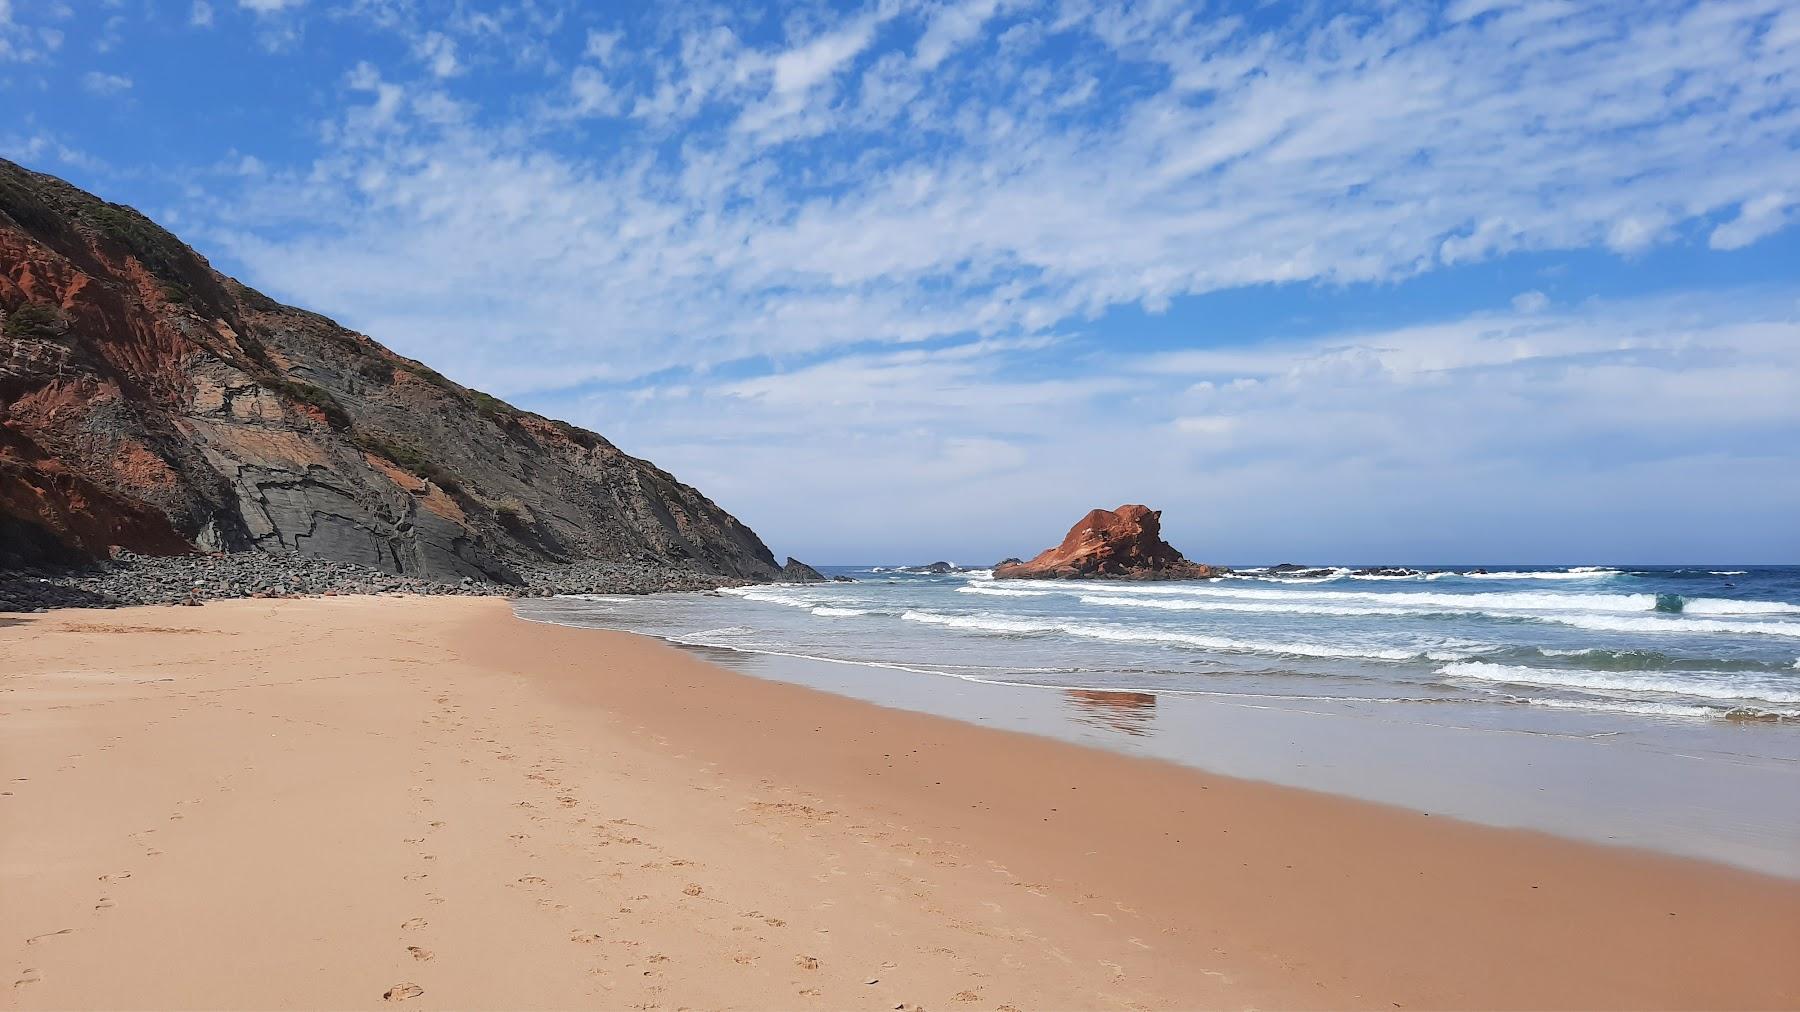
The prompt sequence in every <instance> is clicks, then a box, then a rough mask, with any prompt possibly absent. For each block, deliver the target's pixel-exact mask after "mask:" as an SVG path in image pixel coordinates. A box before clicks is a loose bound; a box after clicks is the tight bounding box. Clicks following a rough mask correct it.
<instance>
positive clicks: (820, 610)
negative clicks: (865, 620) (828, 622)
mask: <svg viewBox="0 0 1800 1012" xmlns="http://www.w3.org/2000/svg"><path fill="white" fill-rule="evenodd" d="M812 613H813V614H814V615H817V616H819V617H820V618H855V617H857V616H859V615H873V614H875V612H873V611H871V610H869V609H867V608H833V607H831V606H830V605H825V604H821V605H819V606H818V607H816V608H814V609H813V610H812Z"/></svg>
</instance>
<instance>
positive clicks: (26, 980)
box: [13, 967, 44, 987]
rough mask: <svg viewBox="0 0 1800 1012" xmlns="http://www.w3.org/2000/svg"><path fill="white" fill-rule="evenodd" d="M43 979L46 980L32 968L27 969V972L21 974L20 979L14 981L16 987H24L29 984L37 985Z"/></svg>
mask: <svg viewBox="0 0 1800 1012" xmlns="http://www.w3.org/2000/svg"><path fill="white" fill-rule="evenodd" d="M43 979H44V978H43V977H42V976H40V975H39V974H38V972H37V971H36V970H34V969H32V968H30V967H26V968H25V971H24V972H23V973H21V974H19V979H18V980H15V981H13V986H14V987H24V986H26V985H27V984H36V983H37V982H38V981H40V980H43Z"/></svg>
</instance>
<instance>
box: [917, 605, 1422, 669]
mask: <svg viewBox="0 0 1800 1012" xmlns="http://www.w3.org/2000/svg"><path fill="white" fill-rule="evenodd" d="M900 617H901V618H902V619H904V620H906V621H908V622H923V623H925V624H928V625H939V626H946V627H948V628H952V629H968V630H971V631H975V632H997V633H1022V634H1029V633H1062V634H1064V635H1067V636H1079V637H1082V638H1084V639H1097V640H1107V641H1110V642H1114V643H1165V644H1171V645H1175V646H1192V647H1200V648H1203V649H1206V650H1219V651H1223V652H1228V653H1254V654H1277V655H1285V656H1291V657H1358V658H1366V659H1371V660H1387V661H1405V660H1411V659H1413V658H1415V657H1418V656H1420V653H1419V652H1418V651H1415V650H1396V649H1382V648H1363V649H1358V648H1356V647H1337V646H1326V645H1323V644H1316V643H1261V642H1255V641H1250V640H1234V639H1228V638H1226V637H1223V636H1202V635H1199V634H1195V633H1182V632H1174V631H1171V630H1165V629H1145V628H1139V627H1132V626H1112V625H1094V624H1090V623H1082V622H1058V621H1055V620H1053V619H1036V618H1014V617H1008V616H1005V615H993V614H978V615H945V614H941V613H938V612H930V611H908V612H905V613H903V614H902V615H901V616H900Z"/></svg>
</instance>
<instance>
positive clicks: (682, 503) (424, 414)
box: [0, 159, 777, 584]
mask: <svg viewBox="0 0 1800 1012" xmlns="http://www.w3.org/2000/svg"><path fill="white" fill-rule="evenodd" d="M118 549H127V550H130V551H133V552H138V553H142V554H146V555H156V556H170V555H178V554H184V553H192V552H196V551H211V552H228V553H236V552H248V551H254V552H262V553H266V554H268V555H271V556H288V557H292V556H304V557H309V558H313V559H322V560H327V561H331V562H344V563H355V564H357V565H360V566H364V567H367V568H370V569H374V570H380V571H383V572H386V573H390V574H401V575H405V576H408V577H417V578H421V579H428V580H437V581H450V582H455V581H458V580H461V579H464V578H468V579H473V580H478V581H495V582H500V583H507V584H518V583H519V582H520V581H521V580H522V579H523V578H524V576H525V574H526V573H527V572H528V571H530V570H533V569H536V568H539V567H543V566H562V567H570V566H574V567H579V566H582V565H585V564H588V563H596V564H598V563H604V564H607V565H612V566H626V567H638V568H642V569H645V570H666V571H667V572H669V573H671V574H687V575H701V576H706V575H711V576H716V577H719V578H722V579H745V580H766V579H769V578H771V577H773V576H775V574H776V572H777V567H776V565H775V557H774V556H773V555H772V554H771V553H770V552H769V549H768V547H767V546H765V545H764V544H763V542H762V540H761V539H760V538H758V537H757V536H756V534H755V533H754V532H753V531H751V530H750V529H749V528H748V527H746V526H744V525H743V524H741V523H739V522H738V521H737V520H736V519H735V518H733V517H732V516H731V515H730V514H728V513H726V512H725V511H724V510H722V509H720V508H719V507H718V506H717V505H716V504H714V503H713V502H712V501H711V500H710V499H708V498H706V496H704V495H702V494H701V493H700V492H699V491H697V490H696V489H694V488H692V487H690V486H688V485H684V484H682V483H681V482H680V481H677V480H676V479H675V477H674V476H673V475H671V474H669V473H668V472H667V471H663V470H661V469H660V468H658V467H656V466H655V465H653V464H651V463H650V462H649V461H646V460H640V459H638V458H636V457H633V456H631V455H629V454H627V453H624V452H623V451H621V450H620V449H619V448H617V447H615V446H613V445H612V444H611V443H609V442H607V441H606V440H605V439H604V438H602V437H601V436H599V435H597V434H595V433H593V432H589V431H587V430H585V429H580V428H577V427H575V426H573V425H570V424H569V423H567V422H560V421H555V420H553V419H549V418H545V417H543V416H542V415H537V414H533V413H531V412H529V411H521V410H519V409H518V408H515V407H513V406H512V405H510V404H507V403H505V402H504V401H501V400H499V399H497V398H494V397H491V396H489V395H487V394H484V393H482V392H480V391H478V390H472V389H470V388H468V387H465V386H462V385H461V384H459V383H455V382H453V381H451V380H449V379H447V378H445V377H444V376H442V375H440V374H438V373H437V372H434V371H433V370H432V369H430V368H429V367H427V366H425V365H423V364H421V363H419V362H415V361H413V360H412V359H409V358H404V357H402V356H400V355H397V354H395V353H394V352H392V351H389V350H388V349H387V348H384V347H382V346H381V345H380V344H377V343H376V342H375V341H373V340H371V339H369V338H368V337H365V336H363V335H362V334H357V333H354V332H352V331H349V330H347V329H345V328H343V327H340V326H338V325H337V324H335V323H333V322H332V321H331V320H328V319H326V318H325V317H323V316H320V315H318V314H316V313H310V312H306V311H305V310H301V309H295V308H293V307H290V306H284V305H281V304H280V303H278V302H276V301H275V300H274V299H271V298H269V297H268V296H265V295H263V294H262V293H260V292H257V291H255V290H254V289H251V288H249V287H247V286H245V285H242V284H240V283H238V282H237V281H235V280H233V279H231V278H228V277H226V276H224V275H222V274H220V273H219V272H217V271H215V270H213V268H212V266H211V265H210V264H208V263H207V262H206V260H204V259H203V258H202V257H200V255H199V254H197V253H195V252H194V251H193V250H192V249H189V248H188V247H187V246H186V245H184V244H183V243H182V242H181V240H180V239H178V238H176V237H175V236H174V235H171V234H170V233H169V232H167V231H166V230H164V229H163V228H162V227H160V226H158V225H157V224H156V223H154V222H152V221H151V220H150V219H148V218H146V217H144V216H143V215H141V214H139V213H138V212H136V211H134V210H132V209H131V208H129V207H124V206H121V205H118V204H109V203H107V202H106V201H104V200H101V199H100V198H98V197H95V196H94V195H92V194H89V193H84V192H82V191H81V190H79V189H77V188H75V187H74V186H71V185H69V184H68V183H65V182H63V181H62V180H60V179H55V178H53V177H50V176H46V175H42V174H40V173H36V172H31V171H29V170H27V169H24V168H21V167H20V166H18V165H15V164H13V163H12V162H9V161H6V160H4V159H0V570H4V569H9V568H20V567H24V566H35V565H49V564H64V563H73V562H81V561H87V560H95V559H105V558H106V557H108V555H110V554H112V553H113V552H114V551H115V550H118Z"/></svg>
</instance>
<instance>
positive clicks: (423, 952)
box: [406, 945, 436, 963]
mask: <svg viewBox="0 0 1800 1012" xmlns="http://www.w3.org/2000/svg"><path fill="white" fill-rule="evenodd" d="M406 951H407V952H410V953H412V958H414V959H416V960H418V961H419V962H421V963H423V962H425V961H427V960H429V959H430V958H431V957H432V956H434V955H436V953H434V952H432V951H431V950H430V949H427V948H425V947H424V946H421V945H409V946H407V947H406Z"/></svg>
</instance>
